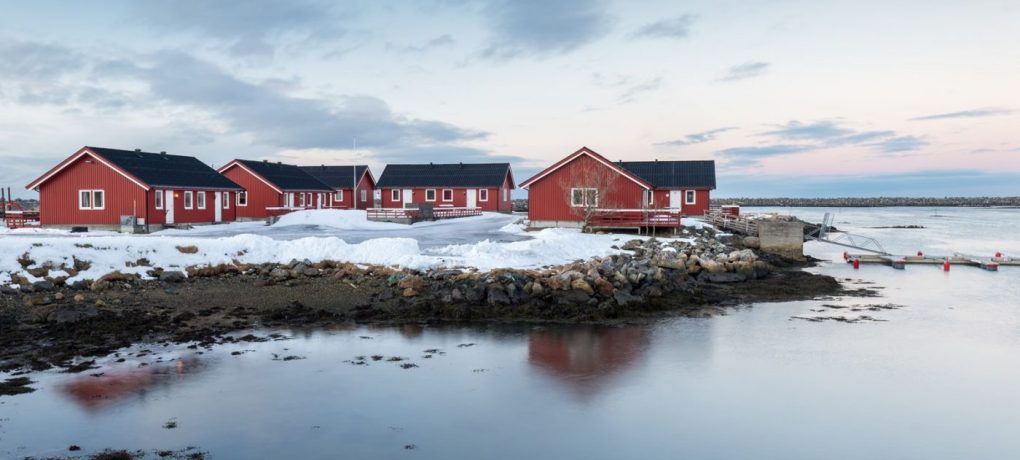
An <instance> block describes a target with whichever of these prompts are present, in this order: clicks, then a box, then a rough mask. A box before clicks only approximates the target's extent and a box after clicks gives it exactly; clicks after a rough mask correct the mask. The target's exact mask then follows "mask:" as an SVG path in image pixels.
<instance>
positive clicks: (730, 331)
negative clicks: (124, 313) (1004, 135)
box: [0, 209, 1020, 459]
mask: <svg viewBox="0 0 1020 460" xmlns="http://www.w3.org/2000/svg"><path fill="white" fill-rule="evenodd" d="M784 212H788V213H789V212H792V213H794V214H799V215H803V216H804V217H806V218H813V219H815V220H818V219H820V215H821V213H822V212H824V210H817V209H807V210H801V209H792V210H790V209H786V210H784ZM932 214H935V213H934V210H932V209H884V210H882V209H878V210H868V209H864V210H860V209H852V210H846V209H844V210H839V211H838V216H837V219H836V225H837V226H838V227H840V228H844V229H847V230H851V231H854V232H860V233H867V234H869V235H871V236H875V237H877V238H880V239H881V240H882V242H883V244H885V245H886V247H887V248H888V249H890V250H892V251H900V252H904V253H913V252H916V251H917V250H918V249H923V250H925V251H926V252H929V253H939V252H951V251H959V252H967V253H974V254H986V253H990V252H994V251H996V250H999V251H1003V252H1005V253H1007V254H1017V253H1020V236H1018V235H1017V232H1016V228H1020V211H1017V210H954V209H940V210H938V214H939V215H940V217H931V215H932ZM908 224H917V225H924V226H926V227H927V228H926V229H922V230H891V229H872V228H869V227H876V226H888V225H908ZM808 250H809V252H811V253H812V254H814V255H816V256H819V257H831V258H834V259H837V260H838V261H839V263H832V264H827V265H825V266H823V267H821V268H819V271H821V272H824V273H828V274H832V275H833V276H837V277H840V278H849V279H852V280H853V283H854V284H861V285H862V286H872V285H867V284H862V283H869V282H874V283H877V284H876V285H875V286H878V287H881V288H882V289H880V291H881V292H882V294H883V297H881V298H877V299H860V298H846V299H835V300H826V301H818V302H791V303H778V304H763V305H756V306H753V307H749V308H741V309H739V310H736V311H732V312H731V313H730V314H729V315H727V316H723V317H717V318H711V319H675V320H665V321H661V322H659V323H657V324H654V325H649V326H631V327H615V328H598V327H535V326H498V327H497V326H478V327H425V328H422V327H417V326H414V327H403V328H381V329H374V328H357V329H350V330H330V331H314V332H301V331H282V332H283V333H284V334H286V335H287V336H288V337H289V339H288V340H280V341H272V342H264V343H255V344H247V345H229V346H223V347H217V348H214V349H213V350H211V351H204V353H202V354H197V353H196V351H195V350H187V349H180V348H171V349H164V348H161V347H158V346H145V345H143V346H139V347H137V348H135V349H134V350H130V351H137V350H141V349H143V348H149V349H151V350H152V351H154V352H155V355H149V356H144V357H141V358H136V357H133V356H130V357H128V360H127V361H126V362H123V363H114V362H113V359H114V358H110V359H107V360H105V362H104V363H103V368H102V369H99V370H95V371H91V372H93V373H98V372H103V373H104V375H102V376H100V377H92V376H89V375H88V374H80V375H68V374H59V373H41V374H36V375H34V376H33V378H35V379H37V380H38V381H39V383H38V384H37V385H36V387H37V388H38V389H39V390H38V391H36V392H35V393H32V394H29V395H23V396H16V397H0V457H11V458H20V457H24V456H28V455H48V454H61V453H66V449H67V446H69V445H71V444H77V445H80V446H82V447H83V448H84V449H85V451H86V452H91V451H95V450H99V449H102V448H105V447H119V448H144V449H154V448H161V449H179V448H183V447H186V446H200V447H201V448H202V449H204V450H207V451H209V452H211V454H212V455H211V456H212V458H395V459H396V458H399V459H403V458H442V459H475V458H495V459H502V458H506V459H511V458H532V459H538V458H542V459H545V458H549V459H562V458H597V459H602V458H605V459H619V458H626V459H639V458H640V459H646V458H649V459H660V458H661V459H676V458H698V459H733V458H755V459H759V458H777V459H819V458H826V459H844V458H846V459H860V458H869V459H870V458H903V459H961V458H967V459H1004V458H1018V457H1020V436H1018V435H1017V433H1018V432H1020V366H1018V363H1020V358H1018V356H1020V270H1018V269H1011V268H1003V269H1002V271H1000V272H998V273H989V272H984V271H981V270H978V269H974V268H968V267H954V268H953V270H952V271H951V272H950V273H948V274H947V273H943V272H942V271H941V270H940V269H937V268H933V267H908V268H907V270H905V271H894V270H892V269H890V268H888V267H878V266H874V267H872V266H865V267H863V268H862V269H861V270H859V271H854V270H853V269H852V268H851V267H849V266H848V265H846V264H843V263H842V262H841V254H842V249H841V248H829V247H822V246H815V245H812V246H809V248H808ZM886 303H894V304H900V305H903V306H904V308H901V309H895V310H882V311H877V312H874V311H868V312H866V314H867V315H870V316H871V317H874V318H876V319H880V320H884V321H878V322H861V323H854V324H847V323H841V322H833V321H823V322H811V321H805V320H801V319H794V318H792V317H794V316H809V317H810V316H819V315H829V314H833V315H843V314H846V315H851V313H848V312H846V311H845V310H831V309H830V310H828V312H816V311H812V310H821V309H824V308H825V307H824V306H823V305H824V304H836V305H845V306H850V305H855V304H886ZM264 332H268V331H264ZM366 337H367V338H366ZM467 344H473V345H471V346H458V345H467ZM427 349H440V350H441V351H442V352H443V353H444V354H433V355H432V356H433V357H432V358H428V359H426V358H423V356H424V355H425V354H426V353H425V352H424V350H427ZM235 351H242V352H243V353H242V354H240V355H232V354H231V353H232V352H235ZM274 353H275V354H276V355H277V357H278V358H283V357H286V356H301V357H305V358H306V359H295V360H290V361H283V360H274V359H273V358H274V356H273V354H274ZM361 355H364V356H366V357H368V356H371V355H382V356H384V357H385V358H384V360H382V361H372V360H371V358H367V360H368V364H369V365H367V366H362V365H354V364H351V363H349V362H345V361H349V360H353V359H354V358H355V357H357V356H361ZM393 356H398V357H406V358H408V360H407V361H403V362H388V361H385V359H388V358H390V357H393ZM157 357H159V358H162V362H157V359H158V358H157ZM143 362H145V363H150V364H149V365H148V366H145V367H141V368H139V367H138V366H139V364H141V363H143ZM406 362H410V363H414V364H416V365H418V366H419V367H416V368H410V369H402V368H401V367H399V364H401V363H406ZM171 419H173V420H175V421H176V422H177V428H174V429H167V428H163V425H164V424H165V423H167V422H168V421H170V420H171ZM405 446H413V447H414V448H413V449H406V448H405Z"/></svg>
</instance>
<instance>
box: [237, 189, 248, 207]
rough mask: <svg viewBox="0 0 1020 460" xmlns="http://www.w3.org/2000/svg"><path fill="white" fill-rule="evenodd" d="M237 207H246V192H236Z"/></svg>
mask: <svg viewBox="0 0 1020 460" xmlns="http://www.w3.org/2000/svg"><path fill="white" fill-rule="evenodd" d="M237 207H239V208H246V207H248V192H247V191H241V192H237Z"/></svg>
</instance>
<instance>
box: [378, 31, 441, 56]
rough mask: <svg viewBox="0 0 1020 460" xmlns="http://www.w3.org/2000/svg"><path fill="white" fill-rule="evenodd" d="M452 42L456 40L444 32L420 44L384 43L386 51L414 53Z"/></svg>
mask: <svg viewBox="0 0 1020 460" xmlns="http://www.w3.org/2000/svg"><path fill="white" fill-rule="evenodd" d="M454 43H456V41H455V40H454V39H453V36H451V35H450V34H446V35H440V36H438V37H436V38H433V39H431V40H429V41H427V42H425V43H422V44H420V45H403V46H401V45H395V44H393V43H387V44H386V50H387V51H393V52H396V53H412V54H416V53H425V52H428V51H431V50H433V49H437V48H443V47H447V46H451V45H453V44H454Z"/></svg>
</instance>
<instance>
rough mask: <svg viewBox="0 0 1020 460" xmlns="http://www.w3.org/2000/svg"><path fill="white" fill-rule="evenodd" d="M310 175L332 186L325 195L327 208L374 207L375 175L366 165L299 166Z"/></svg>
mask: <svg viewBox="0 0 1020 460" xmlns="http://www.w3.org/2000/svg"><path fill="white" fill-rule="evenodd" d="M301 169H302V170H304V171H305V172H306V173H308V174H309V175H311V176H312V177H314V178H316V179H318V180H319V182H322V183H323V184H326V185H328V186H330V187H332V188H333V193H332V194H331V195H329V196H328V197H326V205H325V207H327V208H334V209H368V208H372V207H375V204H374V203H375V199H374V196H375V176H373V175H372V171H371V170H370V169H368V166H365V165H358V166H326V165H322V166H301Z"/></svg>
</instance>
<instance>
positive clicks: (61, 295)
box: [53, 292, 64, 300]
mask: <svg viewBox="0 0 1020 460" xmlns="http://www.w3.org/2000/svg"><path fill="white" fill-rule="evenodd" d="M53 298H54V299H55V300H64V293H63V292H58V293H56V294H53Z"/></svg>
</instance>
